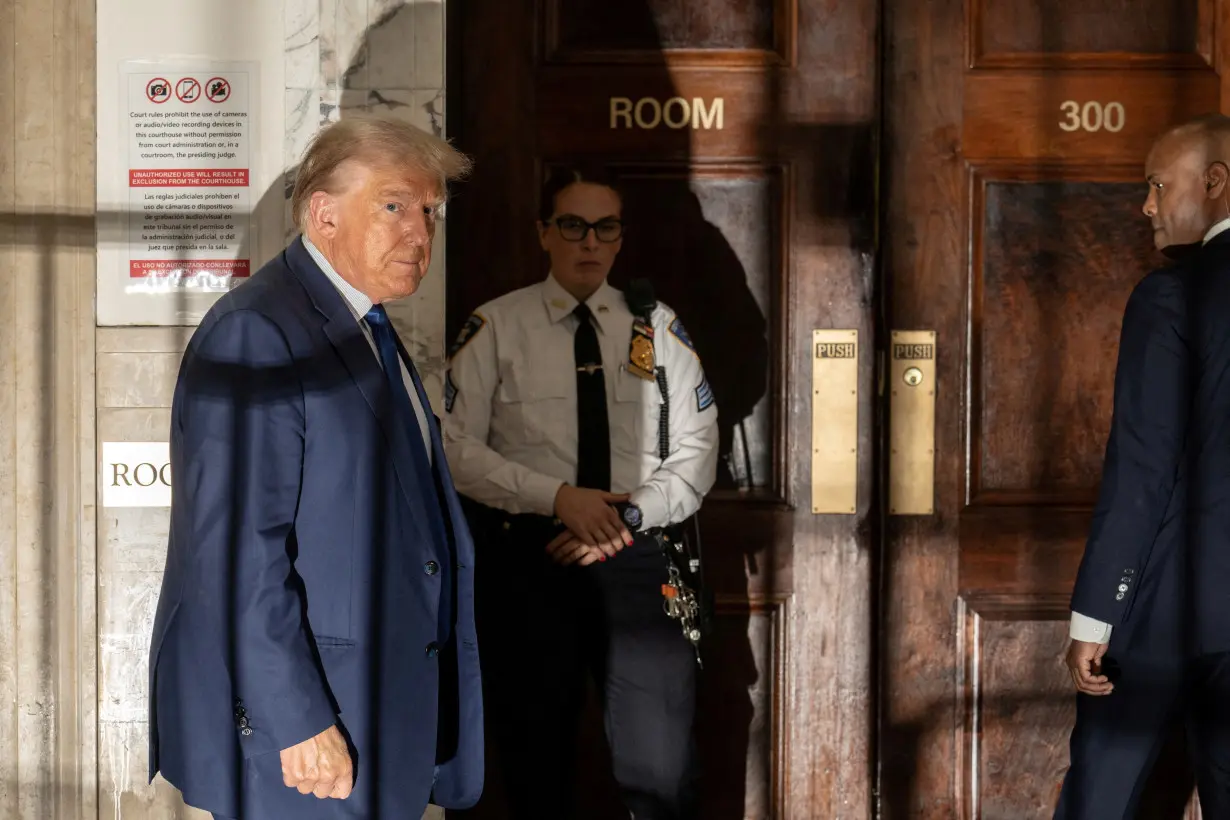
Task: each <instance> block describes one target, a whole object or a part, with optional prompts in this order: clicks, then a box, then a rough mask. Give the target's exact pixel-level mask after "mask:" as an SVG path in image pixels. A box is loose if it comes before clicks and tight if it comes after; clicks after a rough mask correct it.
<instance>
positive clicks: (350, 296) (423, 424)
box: [303, 236, 432, 464]
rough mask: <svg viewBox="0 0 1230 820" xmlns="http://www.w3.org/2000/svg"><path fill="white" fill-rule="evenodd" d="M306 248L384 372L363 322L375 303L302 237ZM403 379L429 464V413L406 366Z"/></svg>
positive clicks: (403, 367)
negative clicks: (345, 307)
mask: <svg viewBox="0 0 1230 820" xmlns="http://www.w3.org/2000/svg"><path fill="white" fill-rule="evenodd" d="M303 247H304V248H306V249H307V252H308V255H309V256H311V257H312V259H313V261H315V262H316V264H317V266H319V267H320V269H321V271H322V272H324V274H325V276H327V277H328V278H329V281H330V282H332V283H333V286H334V287H335V288H337V290H338V293H340V294H342V299H344V300H345V302H346V306H347V307H349V308H350V312H351V313H353V314H354V318H355V321H356V322H358V323H359V327H360V328H361V329H362V331H363V336H364V338H366V339H367V343H368V344H369V345H371V347H372V353H373V354H374V355H375V356H376V362H377V363H378V364H379V365H380V368H381V369H382V370H383V369H384V362H383V361H382V360H381V359H380V351H379V350H377V348H376V340H375V339H373V338H372V329H371V328H370V327H368V326H367V320H366V319H364V318H363V317H364V316H366V315H367V312H368V311H369V310H371V309H372V300H371V299H369V298H368V297H367V295H366V294H364V293H363V292H362V291H360V290H359V289H358V288H356V287H355V286H354V285H352V284H350V283H349V282H347V281H346V280H345V279H343V278H342V277H341V275H340V274H339V273H338V272H337V271H336V270H334V268H333V265H331V264H329V260H328V259H325V257H324V254H322V253H321V252H320V249H319V248H317V247H316V246H315V245H313V244H312V240H310V239H308V238H307V237H306V236H304V237H303ZM401 379H402V382H404V383H405V385H406V392H407V393H409V394H410V404H411V405H413V407H414V415H415V417H416V418H417V419H418V423H419V432H420V433H422V435H423V446H424V447H425V449H426V450H427V463H429V464H430V463H431V460H432V455H431V430H430V428H429V427H428V426H427V413H426V412H425V411H424V408H423V405H422V404H421V403H420V402H419V394H418V391H417V390H415V389H414V380H413V379H412V378H410V371H409V370H408V369H407V368H406V363H405V362H402V363H401Z"/></svg>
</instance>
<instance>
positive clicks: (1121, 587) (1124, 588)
mask: <svg viewBox="0 0 1230 820" xmlns="http://www.w3.org/2000/svg"><path fill="white" fill-rule="evenodd" d="M1119 591H1120V592H1127V584H1120V585H1119Z"/></svg>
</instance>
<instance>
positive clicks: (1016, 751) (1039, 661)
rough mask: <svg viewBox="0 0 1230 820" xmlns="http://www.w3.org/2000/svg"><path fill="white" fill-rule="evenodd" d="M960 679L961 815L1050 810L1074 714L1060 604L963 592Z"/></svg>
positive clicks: (996, 817) (1012, 816)
mask: <svg viewBox="0 0 1230 820" xmlns="http://www.w3.org/2000/svg"><path fill="white" fill-rule="evenodd" d="M958 611H959V612H960V614H961V620H960V624H961V628H962V630H963V632H962V636H961V638H962V643H963V649H964V652H963V655H964V661H965V686H964V693H963V703H964V706H963V709H962V721H961V724H962V726H961V732H962V735H963V737H964V741H965V747H964V750H963V751H964V754H963V755H962V758H961V760H962V767H961V770H960V771H959V772H958V778H959V781H960V783H961V785H962V789H963V792H964V794H963V797H964V800H965V802H966V805H967V806H968V813H967V816H971V817H981V818H983V819H984V820H1016V818H1022V817H1039V818H1042V817H1049V816H1050V814H1051V812H1052V811H1053V810H1054V807H1055V800H1056V798H1058V796H1059V784H1060V783H1061V782H1062V780H1063V774H1064V771H1065V770H1066V769H1067V767H1068V734H1069V732H1070V731H1071V727H1072V721H1073V719H1074V718H1075V715H1076V701H1075V699H1074V698H1073V696H1072V680H1071V678H1070V677H1069V675H1068V673H1067V670H1066V669H1065V667H1064V666H1063V663H1062V660H1063V659H1062V655H1063V652H1064V649H1065V641H1064V638H1065V636H1066V630H1067V622H1066V610H1065V608H1064V607H1063V605H1062V604H1060V605H1059V606H1050V607H1046V606H1033V605H1026V606H1021V605H1019V604H1018V605H1013V603H1012V602H1010V601H1005V602H1004V603H998V602H996V601H995V600H994V599H988V598H975V599H972V600H965V599H963V600H962V601H961V602H960V606H959V609H958Z"/></svg>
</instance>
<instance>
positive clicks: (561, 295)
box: [542, 274, 620, 331]
mask: <svg viewBox="0 0 1230 820" xmlns="http://www.w3.org/2000/svg"><path fill="white" fill-rule="evenodd" d="M619 298H620V297H619V291H617V290H615V288H613V287H611V286H610V284H608V283H607V282H605V281H604V282H603V283H602V285H601V286H600V287H599V288H598V289H597V290H596V291H594V295H593V296H590V297H589V298H588V299H586V300H585V304H587V305H589V309H590V310H591V311H593V314H594V318H595V319H596V320H597V321H598V327H599V328H600V329H601V330H603V331H605V330H606V326H605V324H604V323H605V322H609V321H610V320H611V318H612V316H613V314H614V313H615V307H616V306H617V304H618V300H619ZM542 301H543V303H544V304H545V305H546V306H547V315H548V316H549V317H550V318H551V322H552V324H554V323H556V322H559V321H560V320H561V319H563V318H564V317H565V316H568V315H570V314H571V313H572V311H573V310H575V309H576V306H577V300H576V298H575V297H574V296H573V295H572V294H571V293H569V292H568V291H566V290H564V286H563V285H561V284H560V283H559V281H558V280H556V278H555V276H554V275H552V274H547V278H546V280H545V281H544V282H543V283H542Z"/></svg>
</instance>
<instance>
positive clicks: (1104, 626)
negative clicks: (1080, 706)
mask: <svg viewBox="0 0 1230 820" xmlns="http://www.w3.org/2000/svg"><path fill="white" fill-rule="evenodd" d="M1227 229H1230V219H1223V220H1221V221H1220V222H1218V223H1216V224H1215V225H1213V226H1212V227H1211V228H1209V230H1208V232H1207V233H1205V235H1204V240H1203V241H1202V242H1201V244H1202V245H1207V244H1208V243H1209V240H1211V239H1212V238H1213V237H1215V236H1217V235H1218V234H1220V233H1222V232H1223V231H1225V230H1227ZM1111 631H1112V627H1111V625H1110V624H1108V623H1105V622H1103V621H1099V620H1098V619H1097V618H1090V617H1089V616H1088V615H1082V614H1081V613H1079V612H1073V613H1072V622H1071V624H1070V625H1069V627H1068V635H1069V636H1070V637H1071V638H1072V639H1073V640H1077V641H1085V642H1087V643H1110V633H1111Z"/></svg>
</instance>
